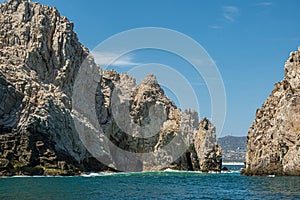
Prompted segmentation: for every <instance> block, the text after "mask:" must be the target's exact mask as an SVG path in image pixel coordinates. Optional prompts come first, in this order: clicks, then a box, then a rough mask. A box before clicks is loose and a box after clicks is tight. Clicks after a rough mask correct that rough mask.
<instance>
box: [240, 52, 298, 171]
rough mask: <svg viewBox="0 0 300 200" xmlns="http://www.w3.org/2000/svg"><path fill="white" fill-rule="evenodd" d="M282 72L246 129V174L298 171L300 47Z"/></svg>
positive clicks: (291, 55) (292, 54) (293, 53)
mask: <svg viewBox="0 0 300 200" xmlns="http://www.w3.org/2000/svg"><path fill="white" fill-rule="evenodd" d="M284 72H285V77H284V79H283V80H282V81H281V82H279V83H276V84H275V86H274V90H273V91H272V93H271V94H270V96H269V97H268V98H267V100H266V102H265V103H264V104H263V106H262V108H260V109H258V110H257V111H256V119H255V121H254V122H253V124H252V126H251V128H250V129H249V132H248V137H247V154H246V164H245V171H244V173H245V174H246V175H267V174H277V175H300V52H299V51H297V52H292V53H291V54H290V57H289V58H288V60H287V61H286V63H285V66H284Z"/></svg>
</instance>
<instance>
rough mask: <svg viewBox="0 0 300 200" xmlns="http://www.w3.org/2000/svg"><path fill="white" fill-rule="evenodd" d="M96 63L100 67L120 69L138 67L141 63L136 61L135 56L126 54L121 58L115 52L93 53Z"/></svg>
mask: <svg viewBox="0 0 300 200" xmlns="http://www.w3.org/2000/svg"><path fill="white" fill-rule="evenodd" d="M92 54H93V56H94V58H95V62H96V63H97V64H99V65H100V66H108V65H113V66H118V67H128V66H136V65H140V64H141V63H138V62H135V61H134V55H132V54H126V55H123V56H121V55H120V54H118V53H115V52H92Z"/></svg>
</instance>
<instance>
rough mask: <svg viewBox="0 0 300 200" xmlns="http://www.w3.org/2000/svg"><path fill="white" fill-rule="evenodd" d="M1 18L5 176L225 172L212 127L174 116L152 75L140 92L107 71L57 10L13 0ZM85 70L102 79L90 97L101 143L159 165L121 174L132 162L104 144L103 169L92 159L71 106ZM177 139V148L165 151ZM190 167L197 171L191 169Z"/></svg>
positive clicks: (0, 136) (0, 131)
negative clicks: (147, 155) (84, 67)
mask: <svg viewBox="0 0 300 200" xmlns="http://www.w3.org/2000/svg"><path fill="white" fill-rule="evenodd" d="M0 13H1V14H0V175H75V174H79V173H81V172H88V171H104V170H117V171H150V170H161V169H163V168H165V167H168V166H166V165H161V164H162V163H168V162H171V163H170V167H172V166H177V168H179V169H190V170H203V171H210V170H220V169H221V162H222V156H221V148H220V147H219V146H217V144H216V135H215V134H216V133H215V127H214V126H213V125H212V124H211V123H210V122H209V121H208V120H207V119H204V120H203V121H202V122H201V123H200V125H199V120H198V113H197V112H195V111H191V110H186V111H181V110H180V109H179V108H177V107H176V105H175V104H174V103H173V102H172V101H171V100H170V99H169V98H168V97H167V96H166V95H165V93H164V91H163V89H162V88H161V87H160V85H159V83H158V81H157V80H156V78H155V76H154V75H151V74H149V75H148V76H146V77H145V78H144V79H143V80H142V81H141V82H140V83H139V84H136V82H135V79H134V78H133V77H130V76H129V75H127V74H126V73H122V74H118V73H117V72H115V71H113V70H108V71H107V70H102V69H101V68H100V66H98V65H97V64H96V63H95V62H94V58H93V57H92V56H91V55H90V53H89V51H88V49H87V48H86V47H84V46H83V45H82V44H81V43H80V42H79V41H78V38H77V35H76V33H75V32H74V31H73V27H74V25H73V23H71V22H70V21H69V20H68V19H67V18H66V17H64V16H61V15H60V14H59V12H58V11H57V9H56V8H51V7H48V6H44V5H41V4H39V3H34V2H31V1H29V0H9V1H7V2H4V3H2V4H1V5H0ZM82 63H85V64H88V65H89V66H90V67H91V69H92V72H93V73H94V72H97V73H99V77H100V78H99V80H94V79H92V80H91V81H95V84H96V86H97V90H96V92H95V95H94V96H89V97H88V98H90V99H93V98H94V100H95V104H96V105H95V107H94V108H93V109H95V113H96V115H97V120H98V122H99V126H100V127H101V129H102V130H103V134H104V135H102V136H99V137H98V136H97V137H96V139H97V138H98V139H99V141H100V139H101V138H102V137H106V138H107V139H108V140H109V141H110V142H111V143H112V144H113V145H115V146H116V147H118V148H119V149H122V150H124V151H126V152H131V153H133V154H139V155H141V156H143V153H149V152H152V153H153V154H151V155H152V158H153V160H155V161H157V162H150V160H149V161H148V160H147V161H148V162H147V161H145V162H138V161H137V162H136V160H132V161H131V160H130V161H131V164H132V165H129V166H120V163H123V162H122V160H124V159H130V157H122V156H117V155H116V151H114V150H112V149H111V146H109V145H107V144H106V143H104V142H102V143H100V144H102V145H103V146H98V147H97V148H96V149H97V152H96V154H97V156H99V157H101V158H102V159H105V161H106V163H103V162H101V161H104V160H99V159H96V158H95V156H93V155H94V154H93V152H90V151H88V148H87V145H86V144H84V142H82V141H83V140H82V137H80V134H79V133H78V130H77V129H76V127H75V122H74V120H75V117H77V118H76V119H78V118H79V119H80V115H76V113H75V112H74V106H73V104H72V103H73V101H72V97H73V95H74V83H75V80H76V76H77V75H78V73H79V69H80V67H81V66H82ZM94 74H95V73H94ZM84 84H87V82H83V83H82V85H84ZM87 87H89V85H87ZM77 103H78V102H77ZM79 103H82V105H84V104H85V103H86V101H82V102H79ZM74 113H75V114H74ZM77 114H78V112H77ZM79 114H80V113H79ZM153 116H155V117H153ZM80 121H81V123H83V124H84V123H86V121H85V120H80ZM153 124H155V126H153ZM158 125H159V127H158V128H157V126H158ZM86 127H91V126H90V124H86ZM124 127H125V128H124ZM154 129H155V131H157V134H155V135H150V136H147V137H140V133H141V131H142V133H143V134H146V133H147V132H149V131H151V130H152V131H153V130H154ZM174 138H177V139H178V140H177V141H176V142H173V143H174V145H175V146H173V148H171V149H167V148H165V147H166V146H167V145H169V144H170V143H171V142H172V141H173V139H174ZM89 142H91V143H93V142H95V144H98V141H89ZM176 145H177V146H176ZM183 145H188V146H187V148H186V149H185V151H184V152H180V151H178V150H180V148H182V147H183ZM176 151H177V152H176ZM172 153H174V156H173V157H172V155H173V154H172ZM176 153H182V154H183V157H185V158H186V159H183V160H182V161H181V162H180V163H179V162H177V161H178V159H181V157H180V156H179V157H180V158H178V157H177V154H176ZM170 155H171V156H170ZM191 155H193V156H192V157H191ZM192 159H194V160H196V161H193V163H194V166H195V167H191V165H190V166H189V167H188V165H189V163H188V161H187V160H192ZM172 161H174V162H172ZM107 162H108V163H107ZM127 163H128V162H127ZM195 163H196V164H195ZM108 166H109V167H108Z"/></svg>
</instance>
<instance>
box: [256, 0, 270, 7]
mask: <svg viewBox="0 0 300 200" xmlns="http://www.w3.org/2000/svg"><path fill="white" fill-rule="evenodd" d="M255 5H256V6H272V5H273V3H272V2H268V1H264V2H260V3H257V4H255Z"/></svg>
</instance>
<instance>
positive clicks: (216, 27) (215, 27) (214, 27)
mask: <svg viewBox="0 0 300 200" xmlns="http://www.w3.org/2000/svg"><path fill="white" fill-rule="evenodd" d="M209 28H211V29H222V28H223V26H219V25H212V26H209Z"/></svg>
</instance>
